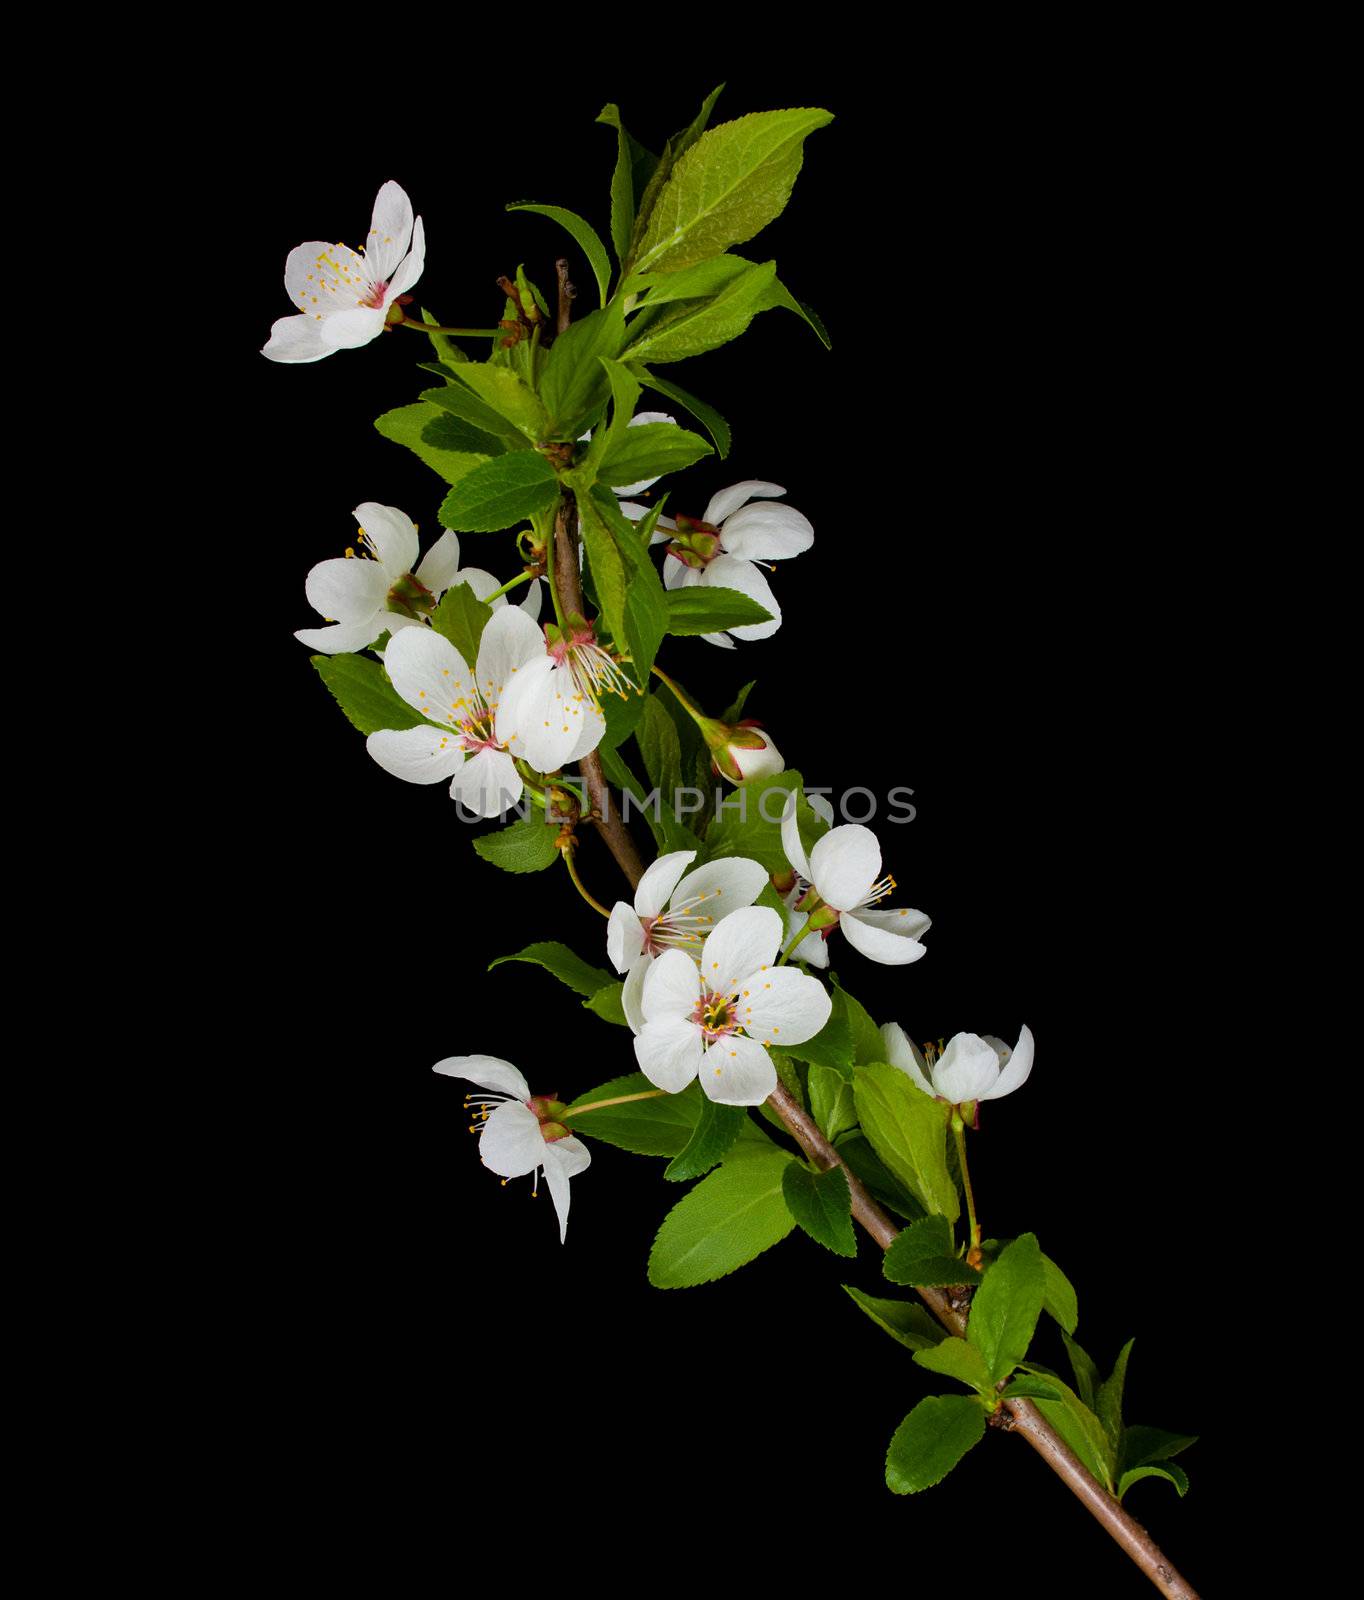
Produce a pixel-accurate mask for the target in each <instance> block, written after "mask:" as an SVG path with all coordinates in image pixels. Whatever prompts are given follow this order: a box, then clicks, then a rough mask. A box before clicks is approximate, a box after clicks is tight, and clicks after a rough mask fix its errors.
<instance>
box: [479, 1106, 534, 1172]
mask: <svg viewBox="0 0 1364 1600" xmlns="http://www.w3.org/2000/svg"><path fill="white" fill-rule="evenodd" d="M478 1154H479V1159H480V1160H481V1161H482V1162H483V1165H484V1166H485V1167H487V1168H489V1169H490V1170H491V1171H493V1172H495V1173H497V1175H498V1176H499V1177H502V1178H520V1177H523V1176H524V1175H525V1174H526V1173H527V1172H534V1171H535V1169H536V1167H538V1166H540V1165H541V1164H542V1163H543V1162H544V1159H545V1140H544V1135H543V1134H542V1133H541V1132H540V1119H539V1118H538V1117H537V1116H536V1115H535V1113H534V1112H533V1111H532V1110H531V1109H530V1107H529V1106H523V1105H521V1104H520V1103H519V1102H518V1101H515V1100H507V1101H504V1102H503V1103H502V1104H501V1105H500V1106H498V1107H497V1109H496V1110H495V1111H494V1112H493V1114H492V1115H491V1116H490V1117H489V1118H488V1120H487V1121H486V1122H485V1123H484V1124H483V1132H482V1134H481V1135H480V1137H479V1141H478Z"/></svg>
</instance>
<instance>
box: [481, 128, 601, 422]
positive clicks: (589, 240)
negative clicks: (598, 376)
mask: <svg viewBox="0 0 1364 1600" xmlns="http://www.w3.org/2000/svg"><path fill="white" fill-rule="evenodd" d="M600 120H601V119H600V118H598V121H600ZM622 131H623V130H622ZM507 210H508V211H533V212H534V213H535V214H536V215H537V216H540V217H548V218H549V219H550V221H551V222H557V223H558V224H559V226H560V227H561V228H564V229H566V230H567V231H568V232H569V233H571V234H572V235H573V237H574V239H576V240H577V242H578V248H579V249H580V250H581V251H582V253H583V254H584V255H585V256H586V257H587V264H588V266H589V267H591V268H592V276H593V277H594V278H595V279H596V280H597V294H598V296H599V297H600V304H601V305H603V306H604V305H605V304H606V289H607V285H608V284H609V283H610V282H611V262H610V259H609V258H608V256H607V254H606V246H605V245H604V244H603V243H602V242H601V240H600V239H599V238H598V237H597V231H596V229H595V228H593V227H592V225H591V223H589V222H584V221H583V219H582V218H581V217H580V216H579V215H578V213H577V212H576V211H569V210H567V209H565V207H563V206H533V205H531V204H530V203H529V202H528V201H523V202H522V203H521V204H519V205H510V206H508V207H507ZM551 409H552V407H551Z"/></svg>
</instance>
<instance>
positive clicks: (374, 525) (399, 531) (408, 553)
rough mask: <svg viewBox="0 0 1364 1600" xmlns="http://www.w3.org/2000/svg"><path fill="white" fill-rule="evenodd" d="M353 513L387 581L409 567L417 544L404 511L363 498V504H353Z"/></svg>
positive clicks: (412, 565)
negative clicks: (366, 536) (367, 538)
mask: <svg viewBox="0 0 1364 1600" xmlns="http://www.w3.org/2000/svg"><path fill="white" fill-rule="evenodd" d="M354 515H355V520H356V521H357V522H358V523H359V524H360V531H361V533H363V534H367V535H368V537H369V543H370V546H371V547H372V549H373V550H374V553H375V555H376V556H377V557H378V561H379V565H380V566H381V567H382V568H383V569H384V571H385V572H386V573H387V574H388V581H389V583H394V582H396V581H397V579H399V578H401V577H404V576H405V575H406V574H407V573H409V572H411V571H412V568H413V567H414V566H415V565H416V561H417V550H418V548H419V547H418V544H417V529H416V525H415V524H414V523H413V521H412V518H411V517H409V516H408V514H407V513H406V512H405V511H399V510H398V508H397V506H383V505H380V504H379V502H378V501H377V500H366V501H365V502H364V504H363V505H358V506H356V508H355V513H354Z"/></svg>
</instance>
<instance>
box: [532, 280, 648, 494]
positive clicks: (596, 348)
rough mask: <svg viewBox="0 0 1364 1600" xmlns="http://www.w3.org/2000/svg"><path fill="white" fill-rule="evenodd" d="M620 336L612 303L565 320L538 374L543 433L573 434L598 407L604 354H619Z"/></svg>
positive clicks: (604, 390) (603, 391)
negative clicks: (545, 416)
mask: <svg viewBox="0 0 1364 1600" xmlns="http://www.w3.org/2000/svg"><path fill="white" fill-rule="evenodd" d="M624 340H625V319H624V314H623V313H622V311H621V307H620V305H619V303H617V304H614V305H611V306H608V307H607V309H606V310H604V311H593V312H592V313H591V314H590V315H589V316H586V317H583V318H581V319H580V320H579V321H577V322H571V323H569V325H568V327H567V328H566V329H565V331H564V332H563V333H561V334H560V335H559V337H558V338H557V339H556V340H555V341H554V343H553V345H552V346H551V347H550V352H549V356H548V357H547V359H546V361H545V369H544V372H543V373H542V374H541V376H540V398H541V400H543V402H544V404H545V408H546V410H547V411H548V412H549V422H548V433H547V434H546V437H547V438H551V439H576V438H577V437H578V436H579V434H581V433H582V431H583V429H584V428H585V427H587V425H588V423H589V422H590V421H591V420H592V417H593V415H594V414H595V413H598V412H600V411H601V409H602V407H603V406H604V405H605V403H606V398H607V395H608V394H609V393H610V385H609V383H608V382H607V376H606V370H605V367H604V365H603V358H605V359H606V360H610V359H611V358H612V357H614V356H616V355H619V353H620V347H621V345H622V343H623V342H624ZM624 481H625V482H626V483H629V482H630V479H629V478H626V479H625V480H624Z"/></svg>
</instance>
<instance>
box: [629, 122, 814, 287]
mask: <svg viewBox="0 0 1364 1600" xmlns="http://www.w3.org/2000/svg"><path fill="white" fill-rule="evenodd" d="M832 120H833V118H832V115H831V114H830V113H829V112H827V111H821V110H814V109H803V108H802V109H798V110H789V111H760V112H755V113H754V114H752V115H751V116H746V117H740V118H738V120H737V121H735V122H725V123H722V124H721V125H720V126H719V127H718V128H712V129H711V130H710V132H709V133H706V134H703V135H702V136H701V137H700V138H699V139H698V140H697V141H696V143H695V144H693V145H692V146H691V147H690V148H689V149H687V150H686V152H685V153H684V154H683V155H682V156H681V157H680V159H678V160H677V162H676V165H675V166H674V167H673V169H672V172H671V173H670V174H669V176H668V177H667V179H666V181H665V182H664V183H663V185H662V187H661V190H660V192H659V195H658V199H657V202H656V203H655V204H654V206H653V208H652V212H651V214H650V215H649V217H648V219H647V222H646V225H645V229H644V235H643V238H642V239H641V241H640V245H639V249H638V251H637V252H636V255H635V259H634V262H633V266H634V268H635V270H636V271H639V272H648V271H660V270H664V269H667V270H669V271H674V272H675V271H677V270H679V269H680V268H682V267H687V266H690V265H691V264H692V263H693V262H694V261H704V260H705V259H706V258H707V257H708V256H715V255H719V254H720V253H721V252H722V251H724V250H727V249H728V248H729V247H730V246H731V245H735V244H742V243H743V242H744V241H745V240H746V239H751V238H752V237H753V236H754V234H756V233H759V232H760V231H761V230H762V229H763V228H765V227H766V226H767V224H768V223H769V222H771V221H772V219H773V218H774V217H777V216H779V215H780V214H781V212H782V210H783V209H784V207H785V205H786V202H787V200H788V199H789V198H790V195H791V189H792V187H793V185H794V184H795V181H796V176H797V174H798V173H799V172H800V167H801V159H802V154H803V152H802V146H803V144H804V142H805V139H806V137H807V136H808V135H809V134H811V133H813V132H814V131H815V129H817V128H822V127H824V126H825V125H826V124H827V123H829V122H831V121H832Z"/></svg>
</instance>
